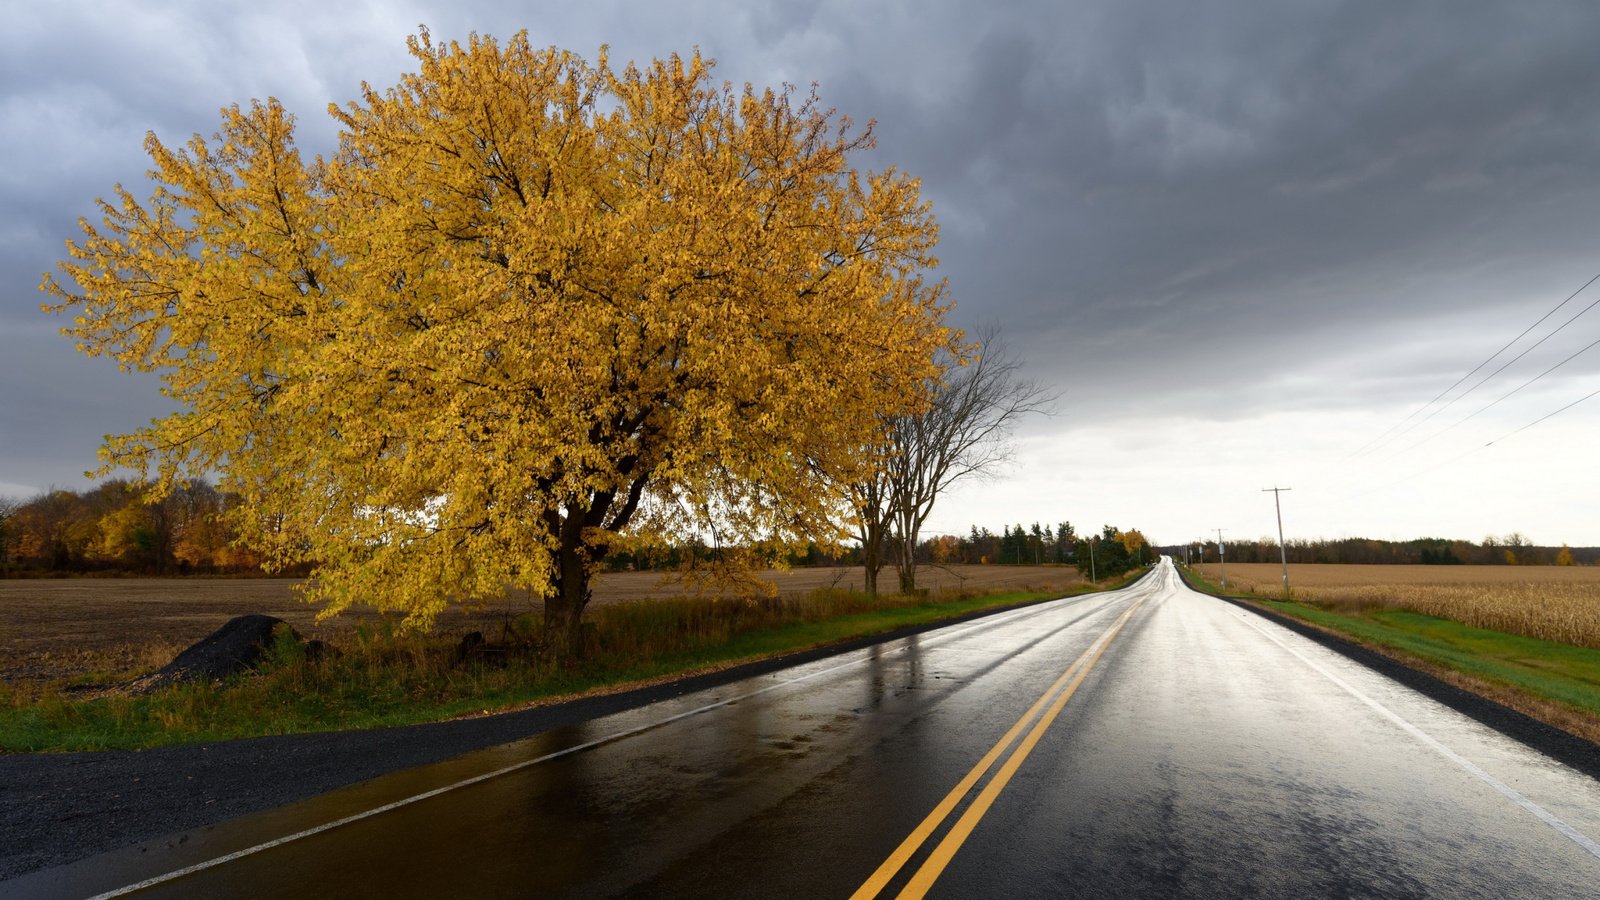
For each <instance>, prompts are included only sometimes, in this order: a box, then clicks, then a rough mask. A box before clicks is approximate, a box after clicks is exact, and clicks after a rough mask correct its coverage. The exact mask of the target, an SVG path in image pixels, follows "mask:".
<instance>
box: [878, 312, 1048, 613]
mask: <svg viewBox="0 0 1600 900" xmlns="http://www.w3.org/2000/svg"><path fill="white" fill-rule="evenodd" d="M963 362H964V363H965V364H964V365H963V364H962V363H963ZM1021 369H1022V364H1021V363H1020V362H1019V361H1018V360H1016V359H1015V358H1013V357H1011V356H1010V355H1009V354H1007V352H1006V350H1005V347H1004V346H1003V344H1002V343H1001V341H1000V340H999V338H998V337H997V332H996V330H995V329H994V328H992V327H990V328H986V329H984V330H983V331H982V332H981V333H980V334H979V335H978V340H977V343H976V345H975V346H974V348H973V350H972V354H971V356H970V357H968V358H967V359H966V360H964V361H963V360H953V361H952V364H951V365H950V366H949V367H948V368H947V369H946V370H945V377H944V378H943V380H941V381H940V382H939V383H937V384H935V385H933V389H932V394H933V401H932V403H931V405H930V406H929V407H928V409H927V410H926V411H925V412H923V413H922V414H920V415H914V416H900V417H896V418H895V419H893V420H891V421H890V423H889V424H890V427H889V430H888V435H889V443H890V452H889V453H887V454H886V457H885V475H884V479H883V481H884V483H885V485H884V486H885V488H886V490H885V491H884V497H883V499H882V502H881V503H880V504H879V505H878V507H877V508H878V510H879V511H881V514H882V516H883V517H884V519H885V520H886V521H887V522H888V523H889V531H890V535H889V537H888V538H887V540H888V543H889V544H890V545H891V546H892V547H893V549H894V551H895V553H894V556H895V560H894V562H895V567H896V569H897V570H898V573H899V576H900V590H901V591H902V592H910V591H914V590H916V587H917V557H916V552H915V551H916V548H917V539H918V535H919V534H920V532H921V531H922V525H923V522H925V521H927V518H928V514H929V513H930V512H932V510H933V504H934V501H936V500H937V499H938V498H939V495H940V494H941V493H943V492H944V491H945V489H947V488H949V487H950V486H951V485H952V484H954V483H956V482H957V481H960V480H961V479H963V478H968V477H973V476H980V477H981V476H983V475H987V474H992V473H993V472H994V471H995V470H996V469H997V468H999V467H1000V466H1001V465H1003V464H1004V463H1005V462H1007V461H1008V460H1009V459H1010V458H1011V453H1012V443H1011V434H1012V430H1013V429H1014V428H1015V427H1016V425H1017V422H1018V421H1020V420H1021V419H1022V418H1023V417H1024V416H1027V415H1029V414H1032V413H1048V412H1049V411H1050V409H1051V407H1052V406H1053V404H1054V402H1055V399H1056V397H1055V395H1054V394H1052V393H1049V392H1047V391H1045V389H1044V388H1042V387H1041V386H1040V385H1038V384H1037V383H1035V382H1033V381H1030V380H1028V379H1025V378H1023V377H1022V376H1021ZM863 550H864V551H865V547H864V548H863ZM863 556H865V552H864V553H863ZM875 574H876V573H871V574H869V576H868V577H869V581H868V589H869V591H870V590H871V588H872V587H874V586H875V582H876V578H875Z"/></svg>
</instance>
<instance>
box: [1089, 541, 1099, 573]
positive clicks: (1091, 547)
mask: <svg viewBox="0 0 1600 900" xmlns="http://www.w3.org/2000/svg"><path fill="white" fill-rule="evenodd" d="M1089 580H1090V581H1091V582H1094V581H1099V580H1100V579H1099V578H1097V577H1096V576H1095V574H1094V535H1092V534H1091V535H1089Z"/></svg>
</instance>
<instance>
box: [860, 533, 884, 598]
mask: <svg viewBox="0 0 1600 900" xmlns="http://www.w3.org/2000/svg"><path fill="white" fill-rule="evenodd" d="M882 569H883V536H882V534H881V533H880V534H879V535H877V536H875V537H869V538H868V539H866V540H864V541H862V542H861V570H862V581H863V582H864V587H865V589H866V592H867V596H868V597H873V598H876V597H877V596H878V572H880V571H881V570H882Z"/></svg>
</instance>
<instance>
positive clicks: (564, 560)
mask: <svg viewBox="0 0 1600 900" xmlns="http://www.w3.org/2000/svg"><path fill="white" fill-rule="evenodd" d="M562 531H563V533H562V541H561V549H560V550H559V551H558V552H557V553H556V583H555V592H554V593H552V594H551V595H550V596H549V597H547V598H546V599H545V602H544V634H545V640H546V642H547V645H548V649H549V651H550V652H551V653H552V654H553V655H554V656H555V657H556V658H557V659H559V660H574V659H578V658H580V657H581V656H583V609H584V607H586V606H588V605H589V562H588V559H587V557H586V555H585V548H584V547H583V543H582V533H583V532H582V523H581V522H579V523H578V525H577V528H576V529H572V528H570V527H568V528H563V529H562ZM568 531H575V532H576V534H575V535H573V536H571V537H569V535H568V534H567V532H568Z"/></svg>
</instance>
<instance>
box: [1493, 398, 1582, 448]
mask: <svg viewBox="0 0 1600 900" xmlns="http://www.w3.org/2000/svg"><path fill="white" fill-rule="evenodd" d="M1595 396H1600V390H1595V391H1592V392H1590V393H1588V394H1585V395H1583V396H1582V397H1579V398H1578V399H1576V400H1574V401H1572V402H1571V403H1568V404H1567V405H1566V406H1563V407H1561V408H1560V409H1558V410H1556V411H1555V412H1552V413H1546V414H1544V415H1542V416H1540V417H1539V418H1537V419H1534V420H1533V421H1532V422H1529V423H1528V424H1526V425H1524V426H1522V427H1521V428H1518V429H1517V430H1516V431H1513V432H1511V433H1509V434H1505V435H1501V436H1500V437H1497V438H1495V439H1494V440H1492V441H1490V442H1489V443H1487V444H1484V445H1483V446H1485V447H1493V446H1494V445H1495V444H1496V443H1498V442H1500V441H1503V440H1506V439H1507V438H1511V437H1515V436H1516V435H1519V434H1521V433H1523V432H1524V431H1527V430H1528V429H1529V428H1532V427H1533V426H1535V425H1537V424H1539V423H1540V422H1543V421H1544V420H1545V419H1553V418H1555V417H1556V416H1559V415H1561V414H1562V413H1564V412H1566V411H1567V410H1569V409H1571V408H1573V407H1574V406H1577V405H1578V404H1579V403H1582V402H1583V401H1585V400H1588V399H1590V398H1593V397H1595Z"/></svg>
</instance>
